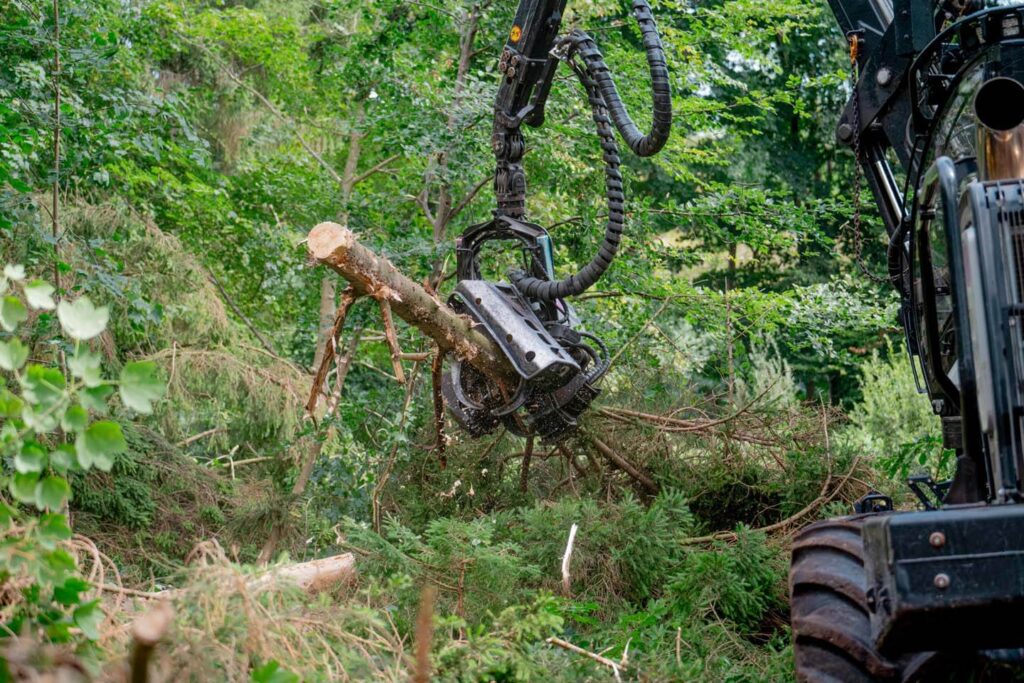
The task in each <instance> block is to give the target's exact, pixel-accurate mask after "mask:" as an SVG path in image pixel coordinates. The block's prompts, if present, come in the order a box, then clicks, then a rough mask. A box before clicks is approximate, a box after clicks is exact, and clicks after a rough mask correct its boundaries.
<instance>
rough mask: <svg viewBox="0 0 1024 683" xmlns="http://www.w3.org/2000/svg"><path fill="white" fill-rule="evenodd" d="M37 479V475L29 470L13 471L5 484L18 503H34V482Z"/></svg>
mask: <svg viewBox="0 0 1024 683" xmlns="http://www.w3.org/2000/svg"><path fill="white" fill-rule="evenodd" d="M38 481H39V475H38V474H36V473H35V472H29V473H27V474H22V473H20V472H15V473H14V474H12V475H11V480H10V482H8V484H7V488H8V490H9V491H10V492H11V495H12V496H14V499H15V500H17V501H18V502H19V503H27V504H30V505H32V504H35V502H36V483H37V482H38Z"/></svg>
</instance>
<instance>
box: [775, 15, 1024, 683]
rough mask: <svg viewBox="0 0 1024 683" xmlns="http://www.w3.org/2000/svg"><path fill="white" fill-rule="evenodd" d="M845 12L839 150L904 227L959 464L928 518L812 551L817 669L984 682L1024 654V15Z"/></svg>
mask: <svg viewBox="0 0 1024 683" xmlns="http://www.w3.org/2000/svg"><path fill="white" fill-rule="evenodd" d="M830 4H831V6H832V10H833V12H834V13H835V15H836V18H837V20H838V21H839V24H840V26H841V28H842V30H843V32H844V33H845V35H846V38H847V41H848V42H849V45H850V48H851V49H850V52H851V59H852V61H853V64H854V74H855V84H854V89H853V95H852V97H851V99H850V101H849V103H848V104H847V106H846V109H845V111H844V113H843V114H842V117H841V119H840V123H839V127H838V130H837V133H838V139H839V141H840V142H841V143H843V144H846V145H848V146H850V147H851V148H852V149H853V150H854V152H855V154H856V156H857V161H858V162H859V169H858V170H859V171H860V172H862V173H863V174H864V176H865V177H866V179H867V181H868V184H869V185H870V188H871V190H872V192H873V194H874V197H875V200H876V203H877V205H878V208H879V211H880V213H881V215H882V217H883V220H884V222H885V227H886V229H887V232H888V244H889V246H888V270H889V272H888V276H889V281H890V282H891V284H892V285H893V287H895V289H896V291H897V292H898V293H899V295H900V299H901V309H900V322H901V323H902V326H903V328H904V330H905V332H906V338H907V344H908V349H909V352H910V354H911V356H912V358H913V361H914V368H915V372H916V373H917V376H918V378H919V386H920V387H921V391H922V393H925V392H926V393H927V394H928V398H929V399H930V400H931V405H932V407H933V409H934V411H935V413H936V415H937V416H938V419H940V420H941V422H942V434H943V443H944V446H945V447H946V448H948V449H951V450H953V451H955V452H956V470H955V475H954V477H953V479H952V480H950V481H948V482H934V481H932V480H931V479H930V478H929V477H915V478H912V480H911V482H910V484H911V487H912V488H913V489H914V491H915V493H916V494H917V495H918V498H919V499H920V501H921V504H922V506H923V507H924V508H925V510H923V511H918V512H899V513H897V512H893V511H892V503H891V500H888V499H886V498H885V497H884V496H881V495H878V494H874V495H871V496H869V497H867V498H866V499H863V500H862V502H861V503H860V504H859V505H858V507H859V509H858V513H859V514H857V515H855V516H852V517H848V518H843V519H838V520H830V521H827V522H821V523H818V524H815V525H812V526H810V527H808V528H807V529H805V530H804V531H803V532H801V534H800V535H799V536H798V537H797V538H796V539H795V541H794V545H793V561H792V567H791V571H790V589H791V594H792V622H793V635H794V650H795V653H796V663H797V674H798V678H799V679H800V680H804V681H873V680H968V677H969V676H970V675H971V672H972V671H973V670H975V668H976V667H977V666H978V665H979V662H980V661H982V660H986V661H991V660H993V659H995V660H1007V659H1016V660H1017V661H1020V660H1021V659H1022V658H1024V650H1020V649H1015V648H1021V647H1022V646H1024V631H1021V630H1018V629H1017V628H1015V627H1012V624H1013V623H1014V622H1015V621H1016V619H1017V618H1018V617H1019V616H1020V615H1021V614H1022V613H1024V480H1022V477H1024V6H1022V3H1019V2H1018V3H1006V2H1002V3H983V2H975V1H972V0H954V1H949V0H947V1H938V0H830ZM986 5H993V6H986ZM893 163H895V164H896V166H897V167H898V170H894V168H893V166H891V164H893Z"/></svg>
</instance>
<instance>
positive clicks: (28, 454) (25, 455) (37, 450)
mask: <svg viewBox="0 0 1024 683" xmlns="http://www.w3.org/2000/svg"><path fill="white" fill-rule="evenodd" d="M47 459H48V458H47V457H46V450H45V449H44V448H43V447H42V446H40V445H39V444H37V443H27V444H25V445H24V446H22V447H21V450H20V451H18V454H17V455H16V456H14V469H16V470H17V471H18V472H20V473H21V474H28V473H29V472H42V471H43V470H44V469H45V468H46V461H47Z"/></svg>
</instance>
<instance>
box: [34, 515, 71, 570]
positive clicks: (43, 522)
mask: <svg viewBox="0 0 1024 683" xmlns="http://www.w3.org/2000/svg"><path fill="white" fill-rule="evenodd" d="M36 535H37V537H38V538H39V542H40V543H42V544H43V545H44V546H46V547H47V548H56V547H57V544H58V543H60V542H61V541H66V540H68V539H69V538H71V527H69V526H68V518H67V517H65V516H64V515H63V514H61V513H59V512H47V513H44V514H43V515H41V516H40V517H39V526H37V527H36ZM68 558H69V556H68V555H67V554H66V553H65V554H62V555H56V556H54V554H53V553H51V554H50V557H49V558H48V559H49V561H50V562H51V563H58V564H57V565H55V566H54V567H52V568H53V569H54V570H56V571H69V570H72V569H74V568H75V562H74V559H72V560H71V562H70V566H69V563H68Z"/></svg>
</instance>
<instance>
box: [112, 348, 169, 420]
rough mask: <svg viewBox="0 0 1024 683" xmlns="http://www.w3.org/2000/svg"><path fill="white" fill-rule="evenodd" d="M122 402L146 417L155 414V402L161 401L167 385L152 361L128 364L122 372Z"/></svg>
mask: <svg viewBox="0 0 1024 683" xmlns="http://www.w3.org/2000/svg"><path fill="white" fill-rule="evenodd" d="M120 390H121V400H122V401H124V404H125V405H126V406H127V407H129V408H131V409H133V410H136V411H138V412H140V413H142V414H144V415H149V414H150V413H152V412H153V401H158V400H160V399H161V398H162V397H163V395H164V391H165V390H166V385H165V384H164V381H163V380H162V379H161V378H160V377H159V375H158V373H157V365H156V363H153V362H152V361H142V362H139V363H128V364H127V365H125V366H124V369H123V370H121V385H120Z"/></svg>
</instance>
